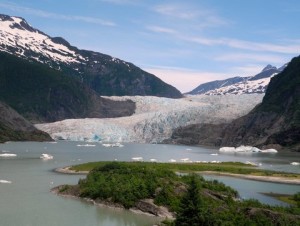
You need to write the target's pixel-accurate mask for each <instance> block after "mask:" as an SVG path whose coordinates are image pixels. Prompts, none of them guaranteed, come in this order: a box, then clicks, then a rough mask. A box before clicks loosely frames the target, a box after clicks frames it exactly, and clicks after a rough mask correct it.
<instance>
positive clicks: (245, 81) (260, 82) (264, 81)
mask: <svg viewBox="0 0 300 226" xmlns="http://www.w3.org/2000/svg"><path fill="white" fill-rule="evenodd" d="M286 66H287V64H285V65H283V66H282V67H280V68H276V67H275V66H272V65H270V64H269V65H267V66H266V67H265V68H263V70H262V71H261V72H260V73H258V74H257V75H254V76H250V77H233V78H229V79H225V80H217V81H212V82H208V83H204V84H201V85H199V86H198V87H197V88H195V89H194V90H192V91H191V92H189V93H187V94H191V95H197V94H205V95H226V94H251V93H265V92H266V89H267V86H268V84H269V82H270V80H271V78H272V77H273V76H275V75H276V74H278V73H280V72H282V71H283V70H284V69H285V68H286Z"/></svg>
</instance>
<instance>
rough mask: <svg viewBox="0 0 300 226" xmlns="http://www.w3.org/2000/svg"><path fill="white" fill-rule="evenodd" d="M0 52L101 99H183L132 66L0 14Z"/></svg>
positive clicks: (174, 90) (178, 93) (156, 79)
mask: <svg viewBox="0 0 300 226" xmlns="http://www.w3.org/2000/svg"><path fill="white" fill-rule="evenodd" d="M0 51H2V52H7V53H10V54H13V55H16V56H19V57H22V58H25V59H29V60H34V61H38V62H40V63H43V64H47V65H48V66H50V67H52V68H54V69H57V70H60V71H62V72H64V73H67V74H69V75H72V76H75V77H78V78H80V80H81V81H83V82H84V83H85V84H87V85H88V86H90V87H91V88H93V89H94V90H95V91H96V92H97V93H99V94H100V95H153V96H164V97H171V98H180V97H182V95H181V93H180V92H179V91H178V90H177V89H175V88H174V87H172V86H170V85H168V84H166V83H164V82H163V81H162V80H160V79H159V78H157V77H155V76H154V75H152V74H149V73H147V72H145V71H143V70H141V69H140V68H138V67H136V66H134V65H133V64H131V63H128V62H125V61H122V60H120V59H117V58H113V57H111V56H108V55H105V54H101V53H97V52H93V51H87V50H79V49H77V48H76V47H74V46H71V45H70V44H69V43H68V42H67V41H66V40H64V39H63V38H60V37H56V38H51V37H50V36H48V35H46V34H45V33H43V32H41V31H39V30H37V29H34V28H33V27H31V26H30V25H29V24H28V23H27V22H26V21H25V20H24V19H22V18H19V17H10V16H7V15H1V14H0Z"/></svg>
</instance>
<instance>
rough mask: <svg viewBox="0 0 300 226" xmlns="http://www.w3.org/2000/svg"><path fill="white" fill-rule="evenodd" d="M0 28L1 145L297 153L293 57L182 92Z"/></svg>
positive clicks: (7, 21)
mask: <svg viewBox="0 0 300 226" xmlns="http://www.w3.org/2000/svg"><path fill="white" fill-rule="evenodd" d="M0 28H1V30H0V51H1V53H0V58H1V61H0V81H1V83H0V101H1V104H3V106H4V107H3V108H2V115H1V120H0V135H1V137H0V141H2V142H4V141H9V140H49V139H62V140H73V141H96V142H98V141H103V142H139V143H160V142H167V143H175V144H189V145H207V146H214V147H219V146H228V145H230V146H239V145H252V146H257V147H259V148H262V147H271V148H275V149H278V150H281V149H285V148H287V149H292V150H296V151H299V147H300V143H299V142H300V130H299V128H300V115H299V112H300V100H299V97H300V94H299V92H300V90H299V87H300V81H299V76H300V62H299V57H295V58H294V59H293V60H292V61H291V62H289V63H286V64H284V65H283V66H281V67H279V68H277V67H275V66H272V65H267V66H266V67H265V68H263V70H262V71H261V72H260V73H258V74H256V75H253V76H250V77H249V76H248V77H245V76H237V77H232V78H229V79H225V80H220V81H211V82H208V83H205V84H200V85H199V86H197V87H196V88H195V89H194V90H192V91H191V92H189V93H187V94H186V95H183V94H181V93H180V92H179V91H178V90H177V89H176V88H174V87H172V86H170V85H169V84H166V83H165V82H163V81H162V80H160V79H159V78H157V77H156V76H155V75H153V74H150V73H148V72H146V71H143V70H142V69H140V68H138V67H137V66H135V65H134V64H132V63H129V62H126V61H123V60H121V59H117V58H115V57H111V56H109V55H105V54H102V53H97V52H93V51H88V50H80V49H78V48H77V47H75V46H72V45H71V44H70V43H68V42H67V41H66V40H64V39H63V38H60V37H50V36H49V35H47V34H45V33H44V32H42V31H40V30H38V29H36V28H33V27H32V26H30V25H29V24H28V23H27V22H26V20H25V19H23V18H20V17H14V16H8V15H0ZM16 65H18V66H17V67H16ZM11 112H14V113H13V114H11ZM12 115H13V117H12ZM16 122H18V123H16ZM31 123H33V124H35V127H33V126H32V125H31ZM24 125H26V126H24ZM29 125H30V126H29ZM41 131H43V132H41ZM27 132H28V133H27ZM45 132H46V133H48V134H49V135H50V136H51V138H50V136H48V135H47V134H45Z"/></svg>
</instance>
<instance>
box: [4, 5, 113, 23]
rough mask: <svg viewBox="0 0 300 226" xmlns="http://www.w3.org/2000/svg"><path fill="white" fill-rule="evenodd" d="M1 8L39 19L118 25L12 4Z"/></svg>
mask: <svg viewBox="0 0 300 226" xmlns="http://www.w3.org/2000/svg"><path fill="white" fill-rule="evenodd" d="M0 8H6V9H9V10H11V11H15V12H22V13H26V14H30V15H34V16H38V17H44V18H50V19H59V20H70V21H72V20H77V21H81V22H86V23H93V24H98V25H102V26H116V24H115V23H114V22H112V21H108V20H103V19H100V18H95V17H86V16H72V15H63V14H57V13H51V12H47V11H43V10H39V9H33V8H28V7H23V6H18V5H15V4H11V3H0Z"/></svg>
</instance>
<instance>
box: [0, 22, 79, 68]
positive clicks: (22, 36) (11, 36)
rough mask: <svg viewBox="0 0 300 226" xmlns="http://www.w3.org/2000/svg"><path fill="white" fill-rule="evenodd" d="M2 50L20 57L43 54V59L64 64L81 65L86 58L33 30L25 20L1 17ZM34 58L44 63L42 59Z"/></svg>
mask: <svg viewBox="0 0 300 226" xmlns="http://www.w3.org/2000/svg"><path fill="white" fill-rule="evenodd" d="M0 21H1V23H0V50H1V51H5V52H8V53H10V52H11V50H12V49H13V51H14V53H15V54H16V55H18V56H26V55H25V51H31V52H34V53H38V54H41V55H42V56H43V57H46V58H51V59H53V60H56V61H60V62H63V63H67V64H70V63H74V62H75V63H80V62H81V61H84V60H85V58H84V57H82V56H81V55H79V54H76V52H75V51H74V50H71V49H70V48H68V47H67V46H65V45H62V44H58V43H55V42H53V41H52V39H51V38H50V37H49V36H48V35H46V34H44V33H42V32H40V31H38V30H34V29H32V28H31V27H30V26H29V25H28V24H27V22H26V21H25V20H23V19H22V18H19V17H9V18H7V17H0ZM33 58H34V59H35V60H37V61H39V62H42V63H43V62H44V61H43V60H41V57H40V56H39V57H34V56H33Z"/></svg>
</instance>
